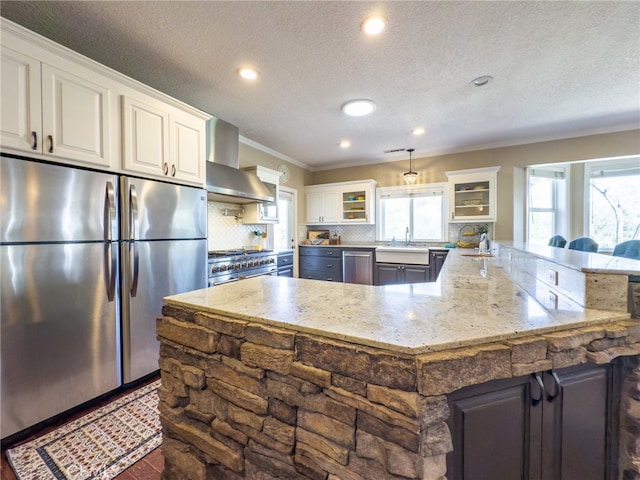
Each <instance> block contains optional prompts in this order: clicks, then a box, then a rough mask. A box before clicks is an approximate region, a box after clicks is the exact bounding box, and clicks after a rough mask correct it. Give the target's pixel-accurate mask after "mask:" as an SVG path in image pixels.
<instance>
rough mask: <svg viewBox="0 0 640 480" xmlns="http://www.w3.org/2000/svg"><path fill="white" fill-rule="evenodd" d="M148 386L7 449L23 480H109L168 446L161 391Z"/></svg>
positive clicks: (152, 384)
mask: <svg viewBox="0 0 640 480" xmlns="http://www.w3.org/2000/svg"><path fill="white" fill-rule="evenodd" d="M159 386H160V381H159V380H158V381H156V382H153V383H150V384H149V385H146V386H144V387H142V388H140V389H138V390H136V391H134V392H132V393H130V394H128V395H126V396H124V397H122V398H119V399H117V400H115V401H113V402H111V403H109V404H108V405H105V406H104V407H101V408H100V409H98V410H95V411H93V412H91V413H88V414H87V415H85V416H83V417H81V418H79V419H77V420H74V421H73V422H70V423H67V424H65V425H63V426H61V427H60V428H57V429H56V430H54V431H52V432H50V433H47V434H46V435H43V436H42V437H39V438H36V439H35V440H32V441H30V442H28V443H25V444H22V445H19V446H17V447H15V448H12V449H9V450H7V457H8V459H9V462H10V463H11V465H12V467H13V470H14V471H15V473H16V475H17V477H18V478H19V479H20V480H63V479H64V480H88V479H92V480H94V479H95V480H109V479H112V478H114V477H115V476H116V475H118V474H119V473H120V472H122V471H123V470H125V469H126V468H128V467H130V466H131V465H133V464H134V463H135V462H136V461H138V460H140V459H141V458H142V457H144V456H145V455H146V454H148V453H149V452H151V451H152V450H153V449H155V448H156V447H158V446H159V445H160V444H161V443H162V435H161V427H160V418H159V414H158V394H157V389H158V387H159Z"/></svg>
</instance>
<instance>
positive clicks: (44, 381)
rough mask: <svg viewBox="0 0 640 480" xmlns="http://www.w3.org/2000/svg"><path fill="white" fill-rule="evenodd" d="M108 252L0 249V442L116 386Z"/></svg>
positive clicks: (101, 247)
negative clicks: (0, 411) (0, 325)
mask: <svg viewBox="0 0 640 480" xmlns="http://www.w3.org/2000/svg"><path fill="white" fill-rule="evenodd" d="M111 248H115V247H111V245H109V244H102V243H85V244H66V245H63V244H53V245H51V244H48V245H2V246H1V247H0V263H1V264H2V269H1V270H0V272H1V273H0V316H1V319H2V320H1V322H2V332H1V350H0V352H1V353H0V355H1V359H2V361H1V367H0V368H1V374H0V375H1V378H2V390H1V396H2V399H1V403H2V432H1V434H2V438H5V437H6V436H8V435H12V434H14V433H16V432H18V431H20V430H23V429H25V428H27V427H30V426H32V425H35V424H36V423H38V422H41V421H43V420H46V419H47V418H49V417H52V416H54V415H57V414H59V413H62V412H64V411H66V410H68V409H70V408H72V407H75V406H77V405H79V404H81V403H83V402H86V401H88V400H91V399H93V398H95V397H98V396H100V395H102V394H104V393H107V392H109V391H111V390H113V389H116V388H117V387H118V386H119V384H120V378H119V377H120V365H119V355H118V348H119V342H118V334H119V332H118V324H117V322H116V314H117V309H118V303H117V300H113V301H109V297H110V295H108V290H109V289H110V288H111V282H108V281H107V280H108V275H109V274H111V273H113V274H115V275H117V268H115V269H114V270H111V265H112V264H111V260H112V256H111V254H112V253H113V251H112V250H111ZM113 285H116V287H115V288H116V289H117V282H114V283H113ZM113 294H114V295H113V297H112V298H115V299H117V298H118V295H117V292H113Z"/></svg>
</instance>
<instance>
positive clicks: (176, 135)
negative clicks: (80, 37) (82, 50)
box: [0, 18, 211, 187]
mask: <svg viewBox="0 0 640 480" xmlns="http://www.w3.org/2000/svg"><path fill="white" fill-rule="evenodd" d="M0 26H1V30H2V37H1V38H0V40H1V42H2V45H1V46H2V50H1V53H2V55H1V58H0V60H1V68H2V70H1V72H2V78H1V80H2V83H1V84H0V101H1V102H2V108H1V109H0V110H1V115H2V116H1V121H2V124H1V127H0V129H1V130H0V146H1V147H2V151H3V152H7V153H15V154H18V155H26V156H32V157H37V158H40V159H42V160H45V161H52V162H58V163H68V164H74V165H80V166H84V167H91V168H95V169H99V170H106V171H113V172H124V173H133V174H136V175H139V176H141V177H146V178H155V179H162V180H166V181H168V182H174V183H184V184H189V185H196V186H200V187H202V186H204V183H205V166H206V164H205V161H206V158H205V155H206V152H205V150H206V138H205V133H206V121H207V120H209V119H210V118H211V116H210V115H208V114H206V113H204V112H201V111H199V110H197V109H195V108H193V107H190V106H188V105H185V104H184V103H182V102H179V101H178V100H175V99H173V98H171V97H169V96H167V95H164V94H162V93H161V92H158V91H156V90H154V89H152V88H150V87H148V86H146V85H143V84H141V83H139V82H137V81H135V80H133V79H131V78H128V77H126V76H124V75H122V74H120V73H118V72H116V71H114V70H111V69H110V68H108V67H105V66H104V65H100V64H98V63H96V62H94V61H92V60H90V59H88V58H86V57H83V56H82V55H79V54H77V53H75V52H73V51H71V50H69V49H68V48H65V47H63V46H61V45H58V44H56V43H54V42H52V41H50V40H48V39H46V38H44V37H41V36H39V35H36V34H34V33H33V32H30V31H29V30H27V29H25V28H23V27H21V26H19V25H16V24H14V23H12V22H11V21H9V20H6V19H4V18H0Z"/></svg>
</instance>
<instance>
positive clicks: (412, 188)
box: [376, 182, 449, 243]
mask: <svg viewBox="0 0 640 480" xmlns="http://www.w3.org/2000/svg"><path fill="white" fill-rule="evenodd" d="M431 193H436V194H438V195H439V196H440V198H441V201H442V212H441V213H442V218H441V222H440V229H441V232H442V235H441V238H424V239H423V238H414V236H413V231H414V225H413V220H414V215H413V214H412V215H411V218H410V221H409V222H410V225H408V226H409V231H410V234H411V242H412V243H427V242H446V241H447V238H448V236H449V235H448V231H447V226H448V221H447V220H448V218H449V201H448V183H447V182H438V183H421V184H419V185H400V186H392V187H378V188H377V189H376V241H377V242H390V241H391V240H392V239H390V238H384V237H383V228H384V222H383V219H382V214H383V208H382V203H381V202H382V200H383V197H385V196H388V195H393V196H395V197H399V198H411V196H412V195H420V194H431ZM411 208H412V209H413V206H412V207H411ZM397 240H398V241H399V242H402V241H403V240H404V239H397Z"/></svg>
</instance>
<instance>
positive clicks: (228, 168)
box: [206, 117, 274, 204]
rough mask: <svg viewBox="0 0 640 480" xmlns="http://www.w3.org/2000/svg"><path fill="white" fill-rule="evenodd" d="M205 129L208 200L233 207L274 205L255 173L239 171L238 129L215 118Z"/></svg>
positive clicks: (271, 197)
mask: <svg viewBox="0 0 640 480" xmlns="http://www.w3.org/2000/svg"><path fill="white" fill-rule="evenodd" d="M207 129H208V132H207V134H208V135H207V186H206V188H207V199H208V200H211V201H214V202H222V203H235V204H244V203H255V202H273V201H274V198H273V196H272V195H271V193H270V192H269V190H268V189H267V187H265V186H264V184H263V183H262V182H261V181H260V179H259V178H258V177H257V176H256V175H255V174H253V173H249V172H245V171H244V170H240V169H239V168H238V167H239V164H240V161H239V159H238V144H239V133H238V127H236V126H234V125H231V124H230V123H227V122H225V121H224V120H220V119H219V118H215V117H214V118H212V119H211V120H209V123H208V125H207Z"/></svg>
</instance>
